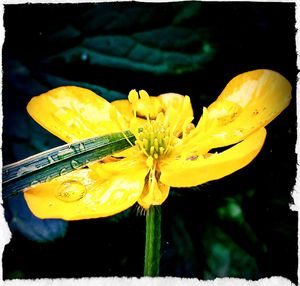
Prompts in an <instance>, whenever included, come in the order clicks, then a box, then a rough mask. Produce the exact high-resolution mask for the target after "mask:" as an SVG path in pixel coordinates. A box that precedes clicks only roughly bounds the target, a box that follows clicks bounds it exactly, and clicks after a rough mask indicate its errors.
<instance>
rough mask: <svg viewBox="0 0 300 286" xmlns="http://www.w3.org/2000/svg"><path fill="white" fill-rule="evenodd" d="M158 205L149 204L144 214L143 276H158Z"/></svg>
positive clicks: (159, 210)
mask: <svg viewBox="0 0 300 286" xmlns="http://www.w3.org/2000/svg"><path fill="white" fill-rule="evenodd" d="M160 226H161V209H160V206H151V207H150V208H149V210H148V212H147V215H146V243H145V262H144V263H145V264H144V276H150V277H154V276H158V275H159V262H160V236H161V235H160V232H161V231H160Z"/></svg>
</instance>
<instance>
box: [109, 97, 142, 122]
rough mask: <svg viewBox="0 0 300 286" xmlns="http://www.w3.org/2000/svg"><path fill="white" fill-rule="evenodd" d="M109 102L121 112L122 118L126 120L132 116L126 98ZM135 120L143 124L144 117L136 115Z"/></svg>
mask: <svg viewBox="0 0 300 286" xmlns="http://www.w3.org/2000/svg"><path fill="white" fill-rule="evenodd" d="M111 104H112V105H113V106H115V107H116V108H117V110H118V111H119V112H120V113H121V114H122V116H123V118H124V119H125V120H126V121H127V122H128V124H129V122H130V120H131V119H132V118H133V109H132V105H131V103H130V102H129V101H128V100H127V99H120V100H115V101H112V102H111ZM137 122H138V123H139V124H140V125H143V124H144V123H145V122H146V119H144V118H139V117H137Z"/></svg>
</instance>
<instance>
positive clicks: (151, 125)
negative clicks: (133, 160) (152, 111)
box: [136, 120, 173, 159]
mask: <svg viewBox="0 0 300 286" xmlns="http://www.w3.org/2000/svg"><path fill="white" fill-rule="evenodd" d="M172 139H173V138H172V136H170V130H169V128H166V127H165V126H164V125H163V124H162V123H161V122H159V121H155V120H151V121H147V123H146V124H145V125H144V126H143V127H142V128H140V129H139V132H138V134H137V140H136V145H137V146H139V148H140V150H141V151H143V152H144V153H145V154H146V155H148V156H151V157H152V158H154V159H158V158H159V157H160V156H163V155H165V154H166V153H167V152H168V150H169V149H170V146H171V145H172V143H173V142H171V141H173V140H172Z"/></svg>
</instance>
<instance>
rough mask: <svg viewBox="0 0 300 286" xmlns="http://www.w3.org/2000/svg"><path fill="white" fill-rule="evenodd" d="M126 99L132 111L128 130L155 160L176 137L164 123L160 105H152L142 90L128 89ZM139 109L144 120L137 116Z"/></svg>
mask: <svg viewBox="0 0 300 286" xmlns="http://www.w3.org/2000/svg"><path fill="white" fill-rule="evenodd" d="M128 100H129V101H130V103H131V104H132V109H133V113H134V117H133V119H132V120H131V122H130V130H131V131H132V133H133V134H134V135H135V137H136V142H135V144H136V145H137V146H138V147H139V148H140V150H141V151H142V152H143V153H144V154H145V155H146V156H147V157H148V159H151V161H152V162H153V159H154V160H157V159H159V158H161V157H162V156H165V155H166V154H167V153H168V152H169V150H170V147H171V146H172V145H174V143H175V139H176V138H175V137H174V135H173V132H172V131H171V129H170V128H169V127H168V126H167V124H166V123H165V116H164V114H163V113H162V112H160V111H161V106H157V105H154V104H153V101H152V102H151V98H150V97H149V95H148V93H147V92H146V91H144V90H141V91H140V92H139V93H138V92H137V91H135V90H132V91H130V93H129V96H128ZM141 107H143V108H142V109H141ZM154 107H155V108H154ZM141 111H142V112H143V115H144V118H146V120H145V121H144V122H141V121H140V118H138V114H139V112H141ZM149 165H150V166H151V165H152V163H151V162H149Z"/></svg>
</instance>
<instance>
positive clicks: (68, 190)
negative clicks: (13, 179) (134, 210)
mask: <svg viewBox="0 0 300 286" xmlns="http://www.w3.org/2000/svg"><path fill="white" fill-rule="evenodd" d="M95 165H97V166H95ZM147 172H148V170H147V168H146V167H145V164H143V162H142V161H137V160H132V159H131V160H129V161H128V160H126V159H125V160H121V161H118V162H111V163H105V164H100V163H99V164H98V163H97V164H93V170H92V169H87V168H85V169H81V170H76V171H74V172H71V173H69V174H66V175H64V176H61V177H58V178H57V179H54V180H53V181H51V182H48V183H42V184H38V185H36V186H33V187H31V188H30V189H28V190H26V191H25V192H24V196H25V199H26V202H27V204H28V206H29V208H30V210H31V211H32V213H33V214H35V215H36V216H37V217H39V218H61V219H65V220H79V219H89V218H98V217H106V216H110V215H113V214H116V213H119V212H121V211H123V210H126V209H127V208H129V207H131V206H132V205H133V204H134V203H135V202H136V201H137V200H138V198H139V196H140V195H141V193H142V190H143V188H144V180H145V176H146V174H147Z"/></svg>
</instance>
